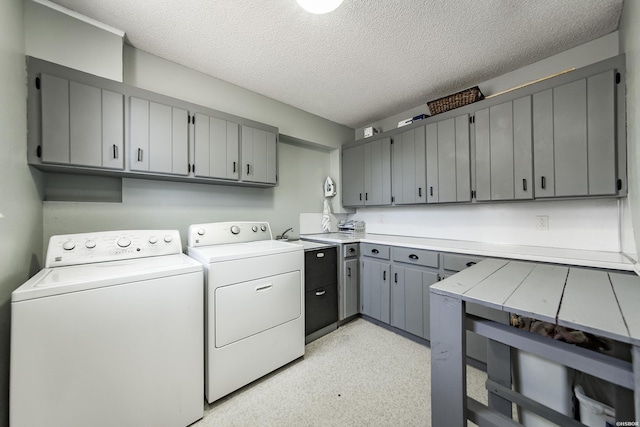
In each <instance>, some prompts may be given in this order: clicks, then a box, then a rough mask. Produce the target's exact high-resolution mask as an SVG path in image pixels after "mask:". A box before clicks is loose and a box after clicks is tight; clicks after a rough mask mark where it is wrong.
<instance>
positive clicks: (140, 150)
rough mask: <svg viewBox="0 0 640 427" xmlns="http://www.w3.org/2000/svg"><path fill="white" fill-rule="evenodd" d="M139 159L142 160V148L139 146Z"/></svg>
mask: <svg viewBox="0 0 640 427" xmlns="http://www.w3.org/2000/svg"><path fill="white" fill-rule="evenodd" d="M138 161H139V162H141V161H142V148H138Z"/></svg>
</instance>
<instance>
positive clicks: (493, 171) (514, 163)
mask: <svg viewBox="0 0 640 427" xmlns="http://www.w3.org/2000/svg"><path fill="white" fill-rule="evenodd" d="M531 120H532V119H531V97H530V96H526V97H523V98H519V99H516V100H514V101H509V102H505V103H503V104H498V105H495V106H492V107H490V108H485V109H482V110H479V111H477V112H476V113H475V142H476V159H475V161H476V199H477V200H479V201H486V200H514V199H531V198H533V186H532V173H533V172H532V171H533V163H532V146H531V141H532V131H531Z"/></svg>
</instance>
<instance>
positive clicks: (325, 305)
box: [304, 284, 338, 335]
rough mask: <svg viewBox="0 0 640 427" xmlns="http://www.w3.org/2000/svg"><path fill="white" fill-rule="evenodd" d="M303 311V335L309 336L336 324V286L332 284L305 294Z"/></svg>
mask: <svg viewBox="0 0 640 427" xmlns="http://www.w3.org/2000/svg"><path fill="white" fill-rule="evenodd" d="M304 310H305V314H304V318H305V323H304V334H305V335H309V334H311V333H313V332H315V331H317V330H320V329H322V328H324V327H325V326H329V325H331V324H332V323H335V322H337V321H338V286H337V285H335V284H333V285H330V286H324V287H320V288H316V289H314V290H312V291H309V292H306V293H305V299H304Z"/></svg>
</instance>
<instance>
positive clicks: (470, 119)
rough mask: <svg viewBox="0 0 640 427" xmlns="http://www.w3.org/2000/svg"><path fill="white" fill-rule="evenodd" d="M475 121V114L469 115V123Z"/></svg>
mask: <svg viewBox="0 0 640 427" xmlns="http://www.w3.org/2000/svg"><path fill="white" fill-rule="evenodd" d="M475 122H476V116H469V124H473V123H475Z"/></svg>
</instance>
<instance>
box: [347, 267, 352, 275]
mask: <svg viewBox="0 0 640 427" xmlns="http://www.w3.org/2000/svg"><path fill="white" fill-rule="evenodd" d="M347 277H351V267H347Z"/></svg>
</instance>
